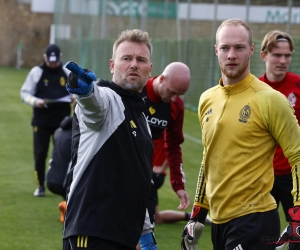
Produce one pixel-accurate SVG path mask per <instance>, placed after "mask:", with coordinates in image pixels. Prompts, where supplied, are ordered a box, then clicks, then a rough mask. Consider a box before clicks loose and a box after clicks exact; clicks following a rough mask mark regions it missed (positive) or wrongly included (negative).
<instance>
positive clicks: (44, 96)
mask: <svg viewBox="0 0 300 250" xmlns="http://www.w3.org/2000/svg"><path fill="white" fill-rule="evenodd" d="M61 58H62V53H61V51H60V48H59V47H58V46H57V45H55V44H50V45H49V46H48V47H47V48H46V50H45V53H44V54H43V59H44V60H43V63H42V64H41V65H39V66H35V67H33V68H32V69H31V70H30V72H29V73H28V75H27V77H26V80H25V82H24V83H23V85H22V88H21V91H20V95H21V99H22V101H23V102H24V103H25V104H28V105H30V106H32V107H33V114H32V120H31V125H32V128H33V151H34V169H35V177H36V182H37V188H36V190H35V191H34V193H33V194H34V196H37V197H41V196H44V195H45V170H46V158H47V154H48V150H49V145H50V140H51V137H52V136H53V134H54V131H55V130H56V129H57V128H58V127H59V125H60V123H61V121H62V120H63V119H64V118H65V117H66V116H68V115H70V112H71V105H70V103H71V102H72V95H71V94H70V93H69V92H68V91H67V90H66V82H67V77H68V74H69V71H68V70H67V69H66V68H65V67H64V66H63V64H62V61H61Z"/></svg>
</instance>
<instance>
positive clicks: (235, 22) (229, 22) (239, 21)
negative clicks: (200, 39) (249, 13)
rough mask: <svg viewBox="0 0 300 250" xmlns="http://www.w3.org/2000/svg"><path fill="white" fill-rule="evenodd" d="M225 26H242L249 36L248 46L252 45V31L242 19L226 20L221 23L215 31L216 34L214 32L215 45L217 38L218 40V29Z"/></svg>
mask: <svg viewBox="0 0 300 250" xmlns="http://www.w3.org/2000/svg"><path fill="white" fill-rule="evenodd" d="M226 25H234V26H239V25H241V26H243V27H244V28H245V30H246V31H247V32H248V34H249V45H252V43H253V38H252V36H253V35H252V30H251V28H250V26H249V25H248V24H247V23H246V22H245V21H243V20H242V19H239V18H231V19H227V20H225V21H223V22H222V23H221V25H220V26H219V28H218V29H217V32H216V43H217V42H218V39H217V38H218V33H219V31H220V29H221V28H222V27H224V26H226Z"/></svg>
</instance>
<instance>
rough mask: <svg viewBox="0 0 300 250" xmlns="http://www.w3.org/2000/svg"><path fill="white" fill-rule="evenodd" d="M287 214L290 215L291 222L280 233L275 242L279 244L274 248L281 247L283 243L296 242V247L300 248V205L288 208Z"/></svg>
mask: <svg viewBox="0 0 300 250" xmlns="http://www.w3.org/2000/svg"><path fill="white" fill-rule="evenodd" d="M289 215H290V216H291V222H290V223H289V224H288V226H287V227H286V228H285V229H284V230H283V232H282V233H281V235H280V237H279V239H278V241H277V243H276V244H278V245H280V246H279V247H277V248H276V249H283V247H284V246H285V245H289V244H290V243H297V249H300V207H293V208H290V209H289ZM298 244H299V247H298ZM293 245H294V244H293ZM293 249H294V248H293ZM295 249H296V248H295Z"/></svg>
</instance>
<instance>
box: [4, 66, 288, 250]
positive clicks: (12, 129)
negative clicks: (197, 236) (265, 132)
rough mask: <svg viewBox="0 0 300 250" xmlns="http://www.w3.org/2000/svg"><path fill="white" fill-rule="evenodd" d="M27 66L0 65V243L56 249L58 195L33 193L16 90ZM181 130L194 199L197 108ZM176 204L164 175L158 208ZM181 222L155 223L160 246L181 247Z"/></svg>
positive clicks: (18, 249)
mask: <svg viewBox="0 0 300 250" xmlns="http://www.w3.org/2000/svg"><path fill="white" fill-rule="evenodd" d="M28 71H29V70H28V69H21V70H16V69H11V68H0V86H1V91H0V102H1V103H0V116H1V118H0V143H1V145H0V171H1V176H0V190H1V191H0V225H1V226H0V249H1V250H12V249H13V250H27V249H28V250H59V249H62V240H61V237H62V229H63V226H62V224H61V223H60V221H59V212H58V209H57V205H58V203H59V202H60V201H61V198H60V197H59V196H57V195H54V194H52V193H50V192H49V191H48V190H47V191H46V196H45V197H43V198H36V197H34V196H33V191H34V189H35V187H36V186H35V179H34V175H33V152H32V148H33V146H32V132H31V126H30V118H31V111H32V110H31V107H29V106H27V105H25V104H23V103H22V102H21V100H20V95H19V91H20V88H21V85H22V83H23V82H24V79H25V77H26V75H27V73H28ZM184 133H185V134H186V139H185V142H184V144H183V146H182V149H183V162H184V171H185V173H186V177H187V184H186V189H187V191H188V193H189V194H190V197H191V201H192V200H193V196H194V194H195V187H196V181H197V176H198V172H199V166H200V162H201V158H202V146H201V144H200V139H201V131H200V128H199V123H198V120H197V114H196V113H195V112H192V111H189V110H186V112H185V123H184ZM49 153H50V152H49ZM126 205H129V204H124V206H126ZM178 205H179V201H178V198H177V196H176V195H175V193H174V192H173V190H172V189H171V187H170V183H169V181H168V178H167V179H166V182H165V184H164V186H163V187H162V188H161V189H160V190H159V208H160V210H164V209H176V208H177V207H178ZM190 210H191V206H190V208H189V209H188V211H190ZM280 213H281V214H282V211H281V210H280ZM282 218H283V217H282ZM185 224H186V222H178V223H173V224H160V225H157V226H156V229H155V235H156V239H157V243H158V247H159V250H177V249H180V235H181V231H182V229H183V227H184V226H185ZM281 224H282V227H284V226H285V225H286V222H284V221H283V220H282V223H281ZM116 237H118V236H117V235H116ZM210 249H212V245H211V242H210V226H207V227H206V228H205V230H204V233H203V235H202V237H201V240H200V242H199V247H198V250H210Z"/></svg>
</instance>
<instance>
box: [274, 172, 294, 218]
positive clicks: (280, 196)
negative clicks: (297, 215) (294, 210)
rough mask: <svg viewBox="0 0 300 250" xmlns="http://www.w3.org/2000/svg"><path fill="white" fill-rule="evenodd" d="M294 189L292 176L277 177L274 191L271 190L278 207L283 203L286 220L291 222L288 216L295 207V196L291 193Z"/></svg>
mask: <svg viewBox="0 0 300 250" xmlns="http://www.w3.org/2000/svg"><path fill="white" fill-rule="evenodd" d="M292 189H293V180H292V174H286V175H275V180H274V185H273V189H272V190H271V195H273V197H274V199H275V201H276V203H277V206H279V204H280V203H281V205H282V208H283V211H284V214H285V219H286V221H287V222H290V220H291V217H290V215H289V214H288V210H289V208H291V207H293V206H294V202H293V196H292V194H291V191H292Z"/></svg>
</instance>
